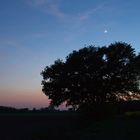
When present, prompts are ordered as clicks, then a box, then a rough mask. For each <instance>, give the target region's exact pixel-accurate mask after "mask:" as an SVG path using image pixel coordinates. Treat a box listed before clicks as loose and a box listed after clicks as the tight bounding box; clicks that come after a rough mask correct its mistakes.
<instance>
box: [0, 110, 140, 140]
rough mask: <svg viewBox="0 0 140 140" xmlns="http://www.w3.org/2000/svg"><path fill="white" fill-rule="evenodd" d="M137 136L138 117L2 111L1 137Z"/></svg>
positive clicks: (137, 139) (121, 139) (94, 139)
mask: <svg viewBox="0 0 140 140" xmlns="http://www.w3.org/2000/svg"><path fill="white" fill-rule="evenodd" d="M56 139H58V140H59V139H60V140H64V139H66V140H72V139H73V140H140V118H126V117H116V118H113V119H108V120H102V121H94V120H88V119H82V118H79V117H78V116H77V115H76V114H72V113H65V112H63V113H52V114H51V113H49V114H9V115H6V114H1V115H0V140H56Z"/></svg>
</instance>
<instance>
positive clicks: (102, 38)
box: [0, 0, 140, 107]
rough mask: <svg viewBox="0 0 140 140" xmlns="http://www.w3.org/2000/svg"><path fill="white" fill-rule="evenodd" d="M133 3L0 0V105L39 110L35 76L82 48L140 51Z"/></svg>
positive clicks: (133, 0)
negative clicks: (120, 44) (119, 45)
mask: <svg viewBox="0 0 140 140" xmlns="http://www.w3.org/2000/svg"><path fill="white" fill-rule="evenodd" d="M139 5H140V1H139V0H127V1H126V0H0V105H9V106H16V107H41V106H46V105H48V100H47V97H46V96H45V95H43V93H42V92H41V80H42V77H41V76H40V72H41V71H42V70H43V69H44V67H45V66H47V65H50V64H52V63H53V62H54V60H56V59H57V58H61V59H64V58H65V57H66V55H68V53H70V52H71V51H72V50H78V49H79V48H82V47H84V46H85V45H90V44H93V45H97V46H103V45H109V44H110V43H113V42H115V41H124V42H126V43H130V44H131V45H132V46H133V47H134V48H135V50H136V52H140V47H139V44H140V29H139V25H140V17H139V14H140V8H139Z"/></svg>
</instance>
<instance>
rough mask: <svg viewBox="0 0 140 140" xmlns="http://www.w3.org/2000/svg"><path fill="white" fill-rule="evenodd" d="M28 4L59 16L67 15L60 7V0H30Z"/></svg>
mask: <svg viewBox="0 0 140 140" xmlns="http://www.w3.org/2000/svg"><path fill="white" fill-rule="evenodd" d="M28 4H29V5H30V6H32V7H35V8H38V9H40V10H42V11H43V12H45V13H47V14H50V15H53V16H55V17H58V18H63V17H64V16H65V14H64V13H63V12H62V11H61V9H60V6H59V4H60V1H59V0H28Z"/></svg>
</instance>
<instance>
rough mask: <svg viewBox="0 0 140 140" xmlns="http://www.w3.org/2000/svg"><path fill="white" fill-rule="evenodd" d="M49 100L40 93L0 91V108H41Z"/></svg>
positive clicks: (45, 105) (47, 103)
mask: <svg viewBox="0 0 140 140" xmlns="http://www.w3.org/2000/svg"><path fill="white" fill-rule="evenodd" d="M48 105H49V99H48V98H47V96H46V95H44V94H43V93H42V92H41V91H19V90H0V106H10V107H16V108H30V109H32V108H42V107H47V106H48Z"/></svg>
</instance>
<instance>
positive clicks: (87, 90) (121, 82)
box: [41, 42, 140, 109]
mask: <svg viewBox="0 0 140 140" xmlns="http://www.w3.org/2000/svg"><path fill="white" fill-rule="evenodd" d="M139 67H140V56H139V55H138V56H136V54H135V52H134V49H133V48H132V47H131V45H129V44H126V43H122V42H116V43H114V44H111V45H109V46H108V47H95V46H88V47H85V48H82V49H80V50H79V51H73V52H72V53H70V54H69V55H68V56H67V57H66V60H65V61H62V60H59V59H58V60H56V61H55V62H54V64H52V65H51V66H47V67H46V68H45V69H44V70H43V71H42V73H41V75H42V76H43V81H42V86H43V88H42V91H43V92H44V93H45V94H46V95H47V96H48V97H49V99H51V104H53V105H55V106H59V105H60V104H62V103H66V105H68V106H69V105H71V106H73V107H74V108H75V109H79V108H83V107H88V108H92V107H94V106H95V105H99V104H100V105H101V104H104V103H106V102H114V101H117V99H118V95H119V94H120V93H121V94H128V91H129V92H130V91H131V92H137V93H138V92H139V87H138V82H137V80H138V76H139Z"/></svg>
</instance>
